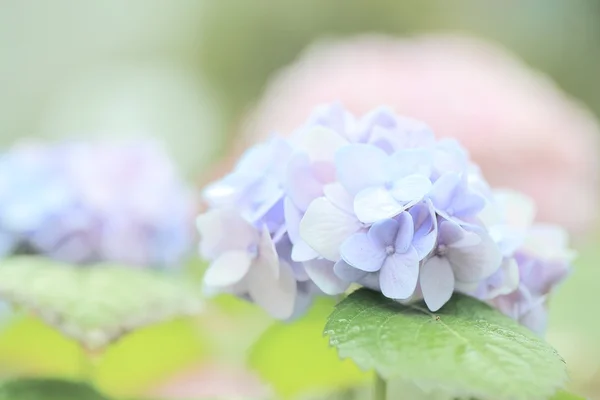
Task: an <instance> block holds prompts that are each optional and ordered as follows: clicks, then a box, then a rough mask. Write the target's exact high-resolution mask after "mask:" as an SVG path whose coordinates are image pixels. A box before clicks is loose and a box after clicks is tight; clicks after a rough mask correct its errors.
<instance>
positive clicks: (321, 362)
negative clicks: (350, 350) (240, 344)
mask: <svg viewBox="0 0 600 400" xmlns="http://www.w3.org/2000/svg"><path fill="white" fill-rule="evenodd" d="M333 305H334V302H333V300H332V299H329V298H320V299H318V300H317V301H316V302H315V305H314V306H313V307H312V308H311V310H310V311H309V312H308V314H307V315H305V316H304V317H302V318H301V319H299V320H298V321H295V322H293V323H284V322H276V323H274V324H273V325H272V326H271V327H269V328H268V329H267V330H266V331H265V332H264V334H263V335H262V336H261V337H260V338H259V339H258V341H257V342H256V343H255V344H254V346H253V347H252V349H251V351H250V357H249V364H250V366H251V367H252V368H253V369H254V370H256V371H257V372H258V373H259V375H260V376H261V377H262V379H263V380H265V381H266V382H268V383H269V384H271V385H272V386H273V388H274V389H275V391H276V392H277V394H278V395H279V397H278V398H290V397H293V396H296V395H298V394H303V393H310V392H319V391H327V390H329V391H331V390H340V389H345V388H351V387H356V386H360V385H362V384H364V383H365V382H370V374H367V373H364V372H362V371H360V369H359V368H358V367H357V366H356V365H355V364H354V363H353V362H352V361H351V360H344V361H343V362H340V360H339V358H338V356H337V354H336V352H335V350H334V349H332V348H331V347H329V345H328V343H327V339H326V338H324V337H323V333H322V332H323V326H324V325H325V322H326V321H327V315H329V313H330V312H331V311H332V310H333Z"/></svg>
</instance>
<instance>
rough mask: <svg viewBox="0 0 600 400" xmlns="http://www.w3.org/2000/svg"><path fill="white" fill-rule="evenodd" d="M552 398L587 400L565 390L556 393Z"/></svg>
mask: <svg viewBox="0 0 600 400" xmlns="http://www.w3.org/2000/svg"><path fill="white" fill-rule="evenodd" d="M550 400H585V398H584V397H581V396H578V395H576V394H573V393H569V392H565V391H564V390H561V391H559V392H558V393H556V394H555V395H554V396H552V398H551V399H550Z"/></svg>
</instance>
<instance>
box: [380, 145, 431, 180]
mask: <svg viewBox="0 0 600 400" xmlns="http://www.w3.org/2000/svg"><path fill="white" fill-rule="evenodd" d="M389 165H390V168H391V169H392V171H393V172H392V176H401V177H404V176H408V175H414V174H417V175H423V176H425V177H426V178H429V177H430V176H431V171H432V168H433V157H432V153H431V151H430V150H428V149H405V150H400V151H397V152H395V153H394V154H392V156H391V157H390V163H389Z"/></svg>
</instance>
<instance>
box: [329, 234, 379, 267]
mask: <svg viewBox="0 0 600 400" xmlns="http://www.w3.org/2000/svg"><path fill="white" fill-rule="evenodd" d="M340 254H341V256H342V259H344V261H346V262H347V263H348V264H350V265H352V266H353V267H355V268H358V269H361V270H363V271H367V272H375V271H379V269H380V268H381V265H382V264H383V262H384V260H385V257H386V252H385V248H381V247H379V246H377V245H376V244H375V243H373V242H372V241H371V240H370V239H369V237H368V235H367V234H366V233H364V232H359V233H355V234H354V235H352V236H350V237H349V238H348V239H347V240H346V241H344V243H343V244H342V247H341V249H340Z"/></svg>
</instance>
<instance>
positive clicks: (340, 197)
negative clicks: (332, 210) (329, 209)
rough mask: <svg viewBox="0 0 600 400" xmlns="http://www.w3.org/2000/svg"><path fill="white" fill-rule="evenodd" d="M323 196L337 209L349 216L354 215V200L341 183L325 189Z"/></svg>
mask: <svg viewBox="0 0 600 400" xmlns="http://www.w3.org/2000/svg"><path fill="white" fill-rule="evenodd" d="M323 194H324V195H325V197H326V198H327V200H329V201H331V202H332V203H333V205H335V206H336V207H338V208H340V209H342V210H344V211H346V212H347V213H348V214H354V198H353V197H352V196H350V193H348V191H347V190H346V189H344V187H343V186H342V184H341V183H339V182H335V183H330V184H327V185H325V186H324V187H323Z"/></svg>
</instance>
